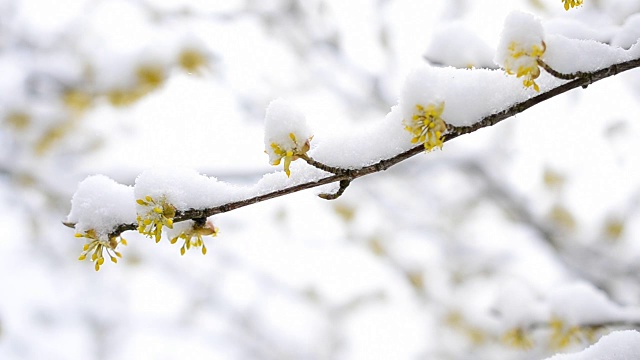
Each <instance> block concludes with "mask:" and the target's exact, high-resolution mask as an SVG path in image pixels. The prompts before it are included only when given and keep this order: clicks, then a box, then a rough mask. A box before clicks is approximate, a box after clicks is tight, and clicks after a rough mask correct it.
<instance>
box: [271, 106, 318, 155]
mask: <svg viewBox="0 0 640 360" xmlns="http://www.w3.org/2000/svg"><path fill="white" fill-rule="evenodd" d="M264 128H265V131H264V147H265V152H266V153H267V154H268V155H269V162H270V163H271V164H274V163H276V162H278V161H279V160H280V158H281V157H282V156H281V154H277V153H276V151H275V149H274V148H273V146H272V145H273V144H275V145H277V146H278V147H279V148H280V149H281V150H282V151H285V152H286V151H287V150H292V151H294V152H295V150H301V149H302V148H303V147H304V144H305V142H306V141H307V140H309V139H311V137H313V133H312V132H311V129H310V128H309V126H308V125H307V121H306V119H305V116H304V114H303V113H302V112H301V111H300V110H298V109H297V108H295V107H294V106H293V105H291V104H290V103H288V102H287V101H286V100H284V99H276V100H273V101H272V102H271V103H270V104H269V106H268V107H267V111H266V115H265V121H264ZM292 135H293V137H292Z"/></svg>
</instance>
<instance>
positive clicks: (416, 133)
mask: <svg viewBox="0 0 640 360" xmlns="http://www.w3.org/2000/svg"><path fill="white" fill-rule="evenodd" d="M443 111H444V102H440V103H438V104H437V105H434V104H429V105H427V106H426V107H424V106H422V105H416V112H414V114H413V116H412V117H411V121H406V120H405V121H404V125H405V127H404V128H405V129H406V130H407V131H409V132H410V133H411V134H413V138H412V139H411V142H412V143H414V144H417V143H423V144H424V149H425V150H426V151H431V150H433V148H435V147H439V148H440V149H442V145H443V144H444V142H443V138H442V136H443V135H444V133H445V131H446V130H447V124H446V123H445V122H444V120H442V117H441V116H442V112H443Z"/></svg>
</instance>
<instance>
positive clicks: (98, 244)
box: [75, 229, 127, 271]
mask: <svg viewBox="0 0 640 360" xmlns="http://www.w3.org/2000/svg"><path fill="white" fill-rule="evenodd" d="M75 236H76V237H78V238H80V237H83V238H87V239H88V240H89V242H88V243H86V244H84V248H83V249H82V250H83V251H82V253H81V254H80V257H79V258H78V260H85V259H86V258H87V255H89V254H91V261H93V262H94V263H95V269H96V271H98V270H100V266H102V264H104V253H105V252H106V253H107V256H109V258H111V261H112V262H113V263H117V262H118V258H121V257H122V255H121V254H120V253H119V252H118V251H116V248H117V247H118V244H122V245H127V240H125V239H124V238H123V237H121V236H120V237H116V236H114V237H108V240H105V239H103V238H102V237H100V236H98V234H97V233H96V231H95V230H93V229H90V230H87V231H85V232H84V233H76V235H75Z"/></svg>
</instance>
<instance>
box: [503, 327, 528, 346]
mask: <svg viewBox="0 0 640 360" xmlns="http://www.w3.org/2000/svg"><path fill="white" fill-rule="evenodd" d="M502 341H503V342H504V343H505V344H507V345H510V346H513V347H516V348H519V349H524V350H528V349H531V348H532V347H533V340H531V338H530V337H529V335H528V334H527V333H526V332H525V331H524V329H522V328H515V329H511V330H509V331H507V332H506V333H505V334H504V335H502Z"/></svg>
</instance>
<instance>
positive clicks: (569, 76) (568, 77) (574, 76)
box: [537, 59, 588, 80]
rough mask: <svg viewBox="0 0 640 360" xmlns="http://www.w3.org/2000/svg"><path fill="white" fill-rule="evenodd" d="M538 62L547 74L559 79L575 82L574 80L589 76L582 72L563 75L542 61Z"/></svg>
mask: <svg viewBox="0 0 640 360" xmlns="http://www.w3.org/2000/svg"><path fill="white" fill-rule="evenodd" d="M537 61H538V65H540V67H541V68H543V69H544V70H545V71H546V72H548V73H549V74H551V75H553V76H554V77H557V78H558V79H562V80H573V79H577V78H581V77H584V76H585V74H588V73H583V72H580V71H578V72H575V73H570V74H565V73H561V72H559V71H556V70H555V69H553V68H552V67H551V66H549V64H547V63H546V62H544V61H543V60H542V59H538V60H537Z"/></svg>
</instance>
